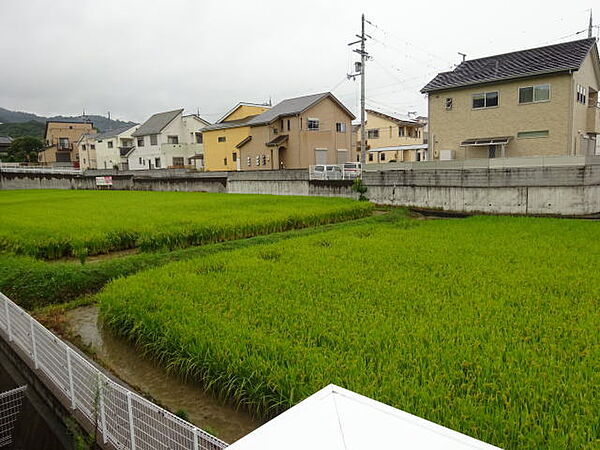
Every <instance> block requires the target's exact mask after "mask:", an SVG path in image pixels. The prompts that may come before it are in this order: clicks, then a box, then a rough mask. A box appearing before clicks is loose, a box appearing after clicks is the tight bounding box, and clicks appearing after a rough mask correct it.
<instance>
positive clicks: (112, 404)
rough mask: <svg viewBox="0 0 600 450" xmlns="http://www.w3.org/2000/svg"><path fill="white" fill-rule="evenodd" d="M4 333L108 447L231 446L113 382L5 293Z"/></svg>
mask: <svg viewBox="0 0 600 450" xmlns="http://www.w3.org/2000/svg"><path fill="white" fill-rule="evenodd" d="M0 331H1V332H0V334H1V335H2V337H4V338H5V339H7V340H8V341H9V342H10V343H12V344H13V345H16V346H17V347H18V348H19V349H20V350H21V351H22V353H23V354H24V355H25V357H26V358H28V359H29V363H30V365H32V366H33V367H34V368H35V370H39V371H41V372H43V373H44V374H46V375H47V377H48V379H50V380H51V381H50V383H49V384H51V386H48V387H49V388H51V389H55V390H58V391H60V392H61V393H62V394H64V395H65V396H66V398H67V399H68V400H69V402H70V406H71V408H72V409H73V410H77V411H80V412H81V413H82V414H83V415H84V416H85V417H86V418H87V419H88V420H89V421H90V422H91V423H92V424H93V425H95V426H96V428H97V430H98V433H99V435H100V437H101V439H102V442H103V443H104V444H107V443H110V444H112V445H114V446H115V447H116V448H120V449H132V450H138V449H142V450H154V449H165V450H167V449H170V450H175V449H193V450H219V449H223V448H225V447H227V445H228V444H226V443H225V442H223V441H221V440H219V439H217V438H216V437H214V436H212V435H210V434H209V433H206V432H205V431H203V430H201V429H199V428H197V427H195V426H194V425H192V424H190V423H188V422H186V421H184V420H182V419H180V418H179V417H177V416H175V415H174V414H172V413H170V412H169V411H167V410H165V409H163V408H160V407H159V406H157V405H155V404H154V403H152V402H150V401H148V400H146V399H144V398H143V397H140V396H139V395H137V394H136V393H134V392H132V391H130V390H128V389H126V388H125V387H123V386H121V385H120V384H118V383H116V382H114V381H112V380H111V379H110V378H108V377H107V376H106V375H105V374H104V373H102V372H101V371H100V370H98V369H97V368H96V367H95V366H94V365H93V364H91V363H90V362H89V361H88V360H87V359H86V358H84V357H83V356H81V355H80V354H79V353H78V352H76V351H74V350H73V349H72V348H71V347H69V346H68V345H67V344H65V343H64V342H63V341H62V340H61V339H59V338H58V337H56V336H55V335H54V334H52V333H51V332H50V331H49V330H48V329H46V328H45V327H44V326H43V325H41V324H40V323H39V322H37V321H36V320H35V319H34V318H33V317H31V316H30V315H29V314H28V313H27V312H25V311H24V310H23V309H21V308H20V307H19V306H17V305H16V304H15V303H14V302H12V301H11V300H10V299H9V298H8V297H6V296H5V295H4V294H2V293H0Z"/></svg>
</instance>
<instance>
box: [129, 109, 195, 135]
mask: <svg viewBox="0 0 600 450" xmlns="http://www.w3.org/2000/svg"><path fill="white" fill-rule="evenodd" d="M182 112H183V109H176V110H174V111H166V112H161V113H157V114H154V115H153V116H152V117H150V118H149V119H148V120H146V121H145V122H144V123H143V124H142V125H141V126H140V127H139V128H138V129H137V130H135V132H134V133H133V134H132V136H147V135H149V134H159V133H160V132H161V131H162V130H163V128H164V127H166V126H167V125H169V123H171V121H172V120H173V119H174V118H175V117H177V116H178V115H179V114H181V113H182Z"/></svg>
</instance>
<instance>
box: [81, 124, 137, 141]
mask: <svg viewBox="0 0 600 450" xmlns="http://www.w3.org/2000/svg"><path fill="white" fill-rule="evenodd" d="M132 126H133V125H132ZM132 126H126V127H119V128H115V129H114V130H108V131H104V132H102V133H95V134H88V135H87V137H91V138H94V139H109V138H112V137H117V136H118V135H119V134H121V133H124V132H125V131H127V130H129V129H130V128H131V127H132Z"/></svg>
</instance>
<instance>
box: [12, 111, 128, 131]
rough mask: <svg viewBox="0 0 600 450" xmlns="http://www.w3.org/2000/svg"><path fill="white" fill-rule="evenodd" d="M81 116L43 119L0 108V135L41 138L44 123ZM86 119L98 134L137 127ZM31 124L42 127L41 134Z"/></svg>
mask: <svg viewBox="0 0 600 450" xmlns="http://www.w3.org/2000/svg"><path fill="white" fill-rule="evenodd" d="M82 118H83V116H53V117H44V116H38V115H37V114H32V113H28V112H22V111H11V110H9V109H5V108H0V124H1V125H0V135H9V136H11V137H13V138H15V137H19V136H15V135H13V134H10V133H9V132H8V131H6V130H11V131H12V132H13V133H17V134H19V135H20V136H39V137H43V135H44V128H45V123H46V121H47V120H68V119H82ZM85 118H86V119H88V120H90V121H91V122H92V123H93V124H94V128H96V129H97V130H98V131H99V132H101V133H102V132H104V131H108V130H113V129H115V128H124V127H127V126H134V125H137V124H136V123H135V122H124V121H122V120H113V119H108V118H107V117H104V116H96V115H90V116H87V115H86V116H85ZM33 122H37V123H39V124H41V125H42V127H41V134H40V131H39V130H40V128H39V127H37V126H36V125H35V124H33ZM25 123H26V124H28V125H27V126H25V127H24V128H23V126H16V125H17V124H25ZM23 131H28V132H31V133H35V134H21V133H22V132H23Z"/></svg>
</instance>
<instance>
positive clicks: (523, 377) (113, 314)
mask: <svg viewBox="0 0 600 450" xmlns="http://www.w3.org/2000/svg"><path fill="white" fill-rule="evenodd" d="M599 274H600V224H599V223H598V222H591V221H576V220H564V219H563V220H559V219H540V218H511V217H472V218H468V219H461V220H429V221H419V220H414V219H411V218H409V217H407V216H406V215H403V214H401V213H399V212H396V213H392V214H388V215H385V216H381V217H377V218H371V219H365V220H362V221H357V222H351V223H347V224H340V225H337V226H335V227H334V228H333V229H330V230H326V231H323V232H320V233H314V234H311V235H307V236H300V237H295V238H293V239H287V240H283V241H279V242H276V243H269V244H263V245H255V246H251V247H247V248H242V249H239V250H234V251H231V252H227V253H216V254H210V255H207V256H205V257H202V258H195V259H190V260H186V261H180V262H174V263H170V264H167V265H165V266H162V267H160V268H156V269H150V270H147V271H144V272H140V273H138V274H136V275H133V276H131V277H129V278H122V279H118V280H115V281H113V282H111V283H110V284H109V285H107V286H106V288H105V289H104V290H103V291H102V292H101V293H100V294H98V296H97V299H98V301H99V303H100V308H101V312H102V314H103V317H104V320H105V323H106V324H107V325H108V326H109V327H111V328H112V329H114V330H115V331H116V332H117V333H119V334H121V335H123V336H127V337H128V338H130V339H131V340H133V341H135V342H136V343H137V344H138V345H139V346H140V347H141V348H142V349H145V350H146V351H147V352H148V353H149V354H152V355H153V356H155V357H156V358H158V359H159V360H161V361H162V362H163V364H165V365H167V366H168V367H170V368H171V369H172V370H174V371H177V372H179V373H181V374H183V375H185V376H189V377H193V378H195V379H197V380H200V381H201V382H203V384H204V386H205V387H206V388H207V389H210V390H212V391H213V392H215V393H217V394H218V395H220V396H222V397H223V398H227V399H230V400H234V401H235V402H237V403H238V404H240V405H244V406H245V407H247V408H250V409H251V410H253V411H255V412H256V413H257V414H260V415H262V416H270V415H273V414H275V413H277V412H278V411H281V410H283V409H285V408H287V407H289V406H291V405H293V404H295V403H297V402H298V401H300V400H302V399H303V398H305V397H306V396H308V395H310V394H312V393H313V392H315V391H316V390H318V389H320V388H322V387H323V386H325V385H327V384H328V383H336V384H339V385H341V386H343V387H345V388H348V389H351V390H354V391H357V392H359V393H361V394H364V395H367V396H370V397H373V398H375V399H377V400H380V401H382V402H385V403H388V404H390V405H393V406H395V407H397V408H400V409H402V410H405V411H408V412H410V413H412V414H416V415H418V416H421V417H424V418H426V419H428V420H432V421H434V422H437V423H440V424H442V425H444V426H447V427H449V428H452V429H455V430H457V431H460V432H463V433H466V434H468V435H470V436H473V437H475V438H478V439H481V440H484V441H486V442H489V443H492V444H495V445H498V446H501V447H505V448H532V449H533V448H557V449H558V448H561V449H562V448H598V447H599V446H600V421H599V420H598V417H599V411H600V395H598V391H599V387H600V338H599V330H600V314H599V309H598V307H599V299H600V275H599Z"/></svg>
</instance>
